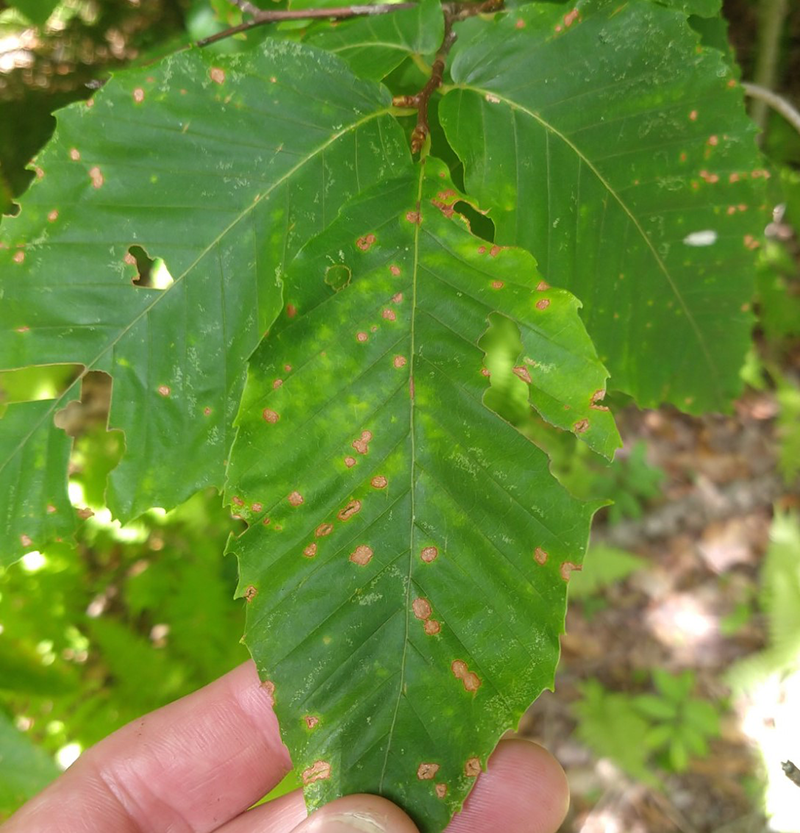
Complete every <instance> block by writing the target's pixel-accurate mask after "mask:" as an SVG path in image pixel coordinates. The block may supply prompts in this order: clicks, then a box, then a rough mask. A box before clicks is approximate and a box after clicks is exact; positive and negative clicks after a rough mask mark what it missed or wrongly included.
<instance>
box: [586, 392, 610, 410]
mask: <svg viewBox="0 0 800 833" xmlns="http://www.w3.org/2000/svg"><path fill="white" fill-rule="evenodd" d="M605 395H606V392H605V391H604V390H596V391H595V392H594V393H593V394H592V401H591V404H590V405H589V407H590V408H592V409H593V410H595V411H607V410H608V408H607V407H606V406H605V405H598V404H597V403H598V402H602V400H603V399H604V398H605Z"/></svg>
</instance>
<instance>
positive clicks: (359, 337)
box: [356, 330, 369, 344]
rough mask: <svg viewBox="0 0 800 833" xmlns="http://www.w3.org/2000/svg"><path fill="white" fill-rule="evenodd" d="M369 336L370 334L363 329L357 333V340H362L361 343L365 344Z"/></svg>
mask: <svg viewBox="0 0 800 833" xmlns="http://www.w3.org/2000/svg"><path fill="white" fill-rule="evenodd" d="M368 338H369V336H368V335H367V334H366V333H365V332H364V331H363V330H362V331H361V332H358V333H356V341H359V342H361V344H363V343H364V342H365V341H366V340H367V339H368Z"/></svg>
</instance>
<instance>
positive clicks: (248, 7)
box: [231, 0, 261, 17]
mask: <svg viewBox="0 0 800 833" xmlns="http://www.w3.org/2000/svg"><path fill="white" fill-rule="evenodd" d="M231 3H233V5H234V6H236V7H237V8H239V9H241V10H242V11H243V12H247V14H251V15H253V16H254V17H255V16H256V15H258V13H259V12H260V11H261V9H259V8H258V6H255V5H254V4H253V3H251V2H250V0H231Z"/></svg>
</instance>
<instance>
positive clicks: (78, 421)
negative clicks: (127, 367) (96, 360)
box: [53, 370, 111, 437]
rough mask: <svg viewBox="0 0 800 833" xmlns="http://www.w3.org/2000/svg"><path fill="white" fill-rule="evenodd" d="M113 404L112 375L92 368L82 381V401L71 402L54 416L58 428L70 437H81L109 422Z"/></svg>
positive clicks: (103, 426)
mask: <svg viewBox="0 0 800 833" xmlns="http://www.w3.org/2000/svg"><path fill="white" fill-rule="evenodd" d="M110 405H111V377H110V376H109V375H108V374H107V373H103V372H102V371H100V370H91V371H89V372H88V373H87V374H86V375H85V376H84V377H83V381H82V382H81V398H80V401H76V402H70V403H69V404H68V405H67V406H66V407H65V408H62V409H61V410H60V411H57V412H56V414H55V416H54V417H53V422H54V423H55V426H56V428H61V429H63V430H64V431H65V432H66V433H67V435H68V436H70V437H80V436H82V435H83V434H85V433H87V432H88V431H90V430H92V429H93V428H96V427H98V426H102V428H105V426H106V425H107V424H108V412H109V408H110Z"/></svg>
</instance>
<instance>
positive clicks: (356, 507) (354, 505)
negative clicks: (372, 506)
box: [336, 500, 361, 521]
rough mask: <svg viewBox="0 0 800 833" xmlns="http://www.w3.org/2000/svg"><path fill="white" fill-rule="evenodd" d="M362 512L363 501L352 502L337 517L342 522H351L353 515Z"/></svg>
mask: <svg viewBox="0 0 800 833" xmlns="http://www.w3.org/2000/svg"><path fill="white" fill-rule="evenodd" d="M360 511H361V501H360V500H351V501H350V503H348V504H347V506H345V507H344V509H341V510H340V511H339V513H338V514H337V515H336V517H337V518H338V519H339V520H340V521H349V520H350V518H352V517H353V515H356V514H357V513H358V512H360Z"/></svg>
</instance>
